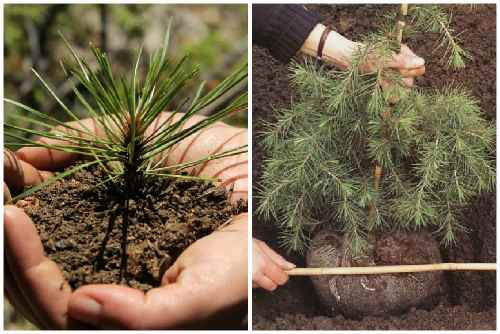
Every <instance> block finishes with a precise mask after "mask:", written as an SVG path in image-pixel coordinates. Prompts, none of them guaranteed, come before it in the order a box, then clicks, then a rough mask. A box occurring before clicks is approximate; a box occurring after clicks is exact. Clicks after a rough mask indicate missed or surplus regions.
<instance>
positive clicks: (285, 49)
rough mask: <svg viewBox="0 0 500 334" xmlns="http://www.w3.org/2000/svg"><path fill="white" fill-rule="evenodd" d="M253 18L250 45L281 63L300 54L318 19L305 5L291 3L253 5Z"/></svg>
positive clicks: (319, 18)
mask: <svg viewBox="0 0 500 334" xmlns="http://www.w3.org/2000/svg"><path fill="white" fill-rule="evenodd" d="M252 17H253V22H252V36H253V42H254V43H255V44H257V45H259V46H262V47H265V48H267V49H269V51H270V52H271V54H272V55H273V57H275V58H276V59H278V60H280V61H282V62H284V63H286V62H288V61H289V60H290V59H291V58H292V57H293V56H294V55H295V54H296V53H297V51H299V49H300V47H301V46H302V44H304V41H305V40H306V38H307V36H309V34H310V33H311V31H312V30H313V28H314V27H315V26H316V24H318V23H319V22H320V20H321V17H320V16H319V15H318V14H316V13H313V12H310V11H308V10H306V9H305V8H304V6H302V5H292V4H266V5H253V6H252Z"/></svg>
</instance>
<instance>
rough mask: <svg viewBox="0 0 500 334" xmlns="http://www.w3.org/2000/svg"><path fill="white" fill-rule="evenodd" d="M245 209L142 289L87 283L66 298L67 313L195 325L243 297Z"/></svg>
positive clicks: (120, 322)
mask: <svg viewBox="0 0 500 334" xmlns="http://www.w3.org/2000/svg"><path fill="white" fill-rule="evenodd" d="M247 219H248V217H247V214H241V215H239V216H237V217H235V218H233V222H232V223H231V224H230V225H228V226H226V227H224V228H222V229H221V230H219V231H215V232H213V233H212V234H210V235H208V236H206V237H204V238H202V239H199V240H197V241H196V242H194V243H193V244H192V245H191V246H189V247H188V248H187V249H186V250H185V251H184V252H183V253H182V254H181V256H180V257H179V258H178V259H177V261H176V262H175V263H174V265H173V266H172V267H170V268H169V269H168V270H167V272H166V273H165V274H164V275H163V279H162V285H161V287H159V288H155V289H152V290H150V291H148V292H147V293H146V294H144V293H142V292H141V291H139V290H135V289H132V288H129V287H125V286H118V285H87V286H83V287H81V288H79V289H78V290H76V291H75V292H74V293H73V295H72V296H71V298H70V301H69V307H68V313H69V316H70V317H72V318H74V319H77V320H80V321H81V322H83V323H86V324H92V325H94V326H96V327H98V328H128V329H162V328H177V327H179V326H185V325H192V324H198V326H196V327H198V328H199V327H200V325H201V324H203V321H204V320H206V319H207V318H208V317H209V316H212V315H214V314H217V313H218V312H220V311H221V310H224V309H227V308H228V307H231V306H235V305H237V304H238V303H241V302H242V301H244V300H245V299H246V298H247V267H248V264H247V228H248V222H247Z"/></svg>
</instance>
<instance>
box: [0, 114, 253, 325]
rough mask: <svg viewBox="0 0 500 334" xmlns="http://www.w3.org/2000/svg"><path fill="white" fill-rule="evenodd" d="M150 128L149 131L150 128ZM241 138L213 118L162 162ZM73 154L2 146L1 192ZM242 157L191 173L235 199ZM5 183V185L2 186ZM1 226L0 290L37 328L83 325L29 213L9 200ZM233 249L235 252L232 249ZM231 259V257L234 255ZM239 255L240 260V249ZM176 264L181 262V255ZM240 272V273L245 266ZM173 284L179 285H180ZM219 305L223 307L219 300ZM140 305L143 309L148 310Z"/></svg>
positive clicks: (170, 321) (242, 185)
mask: <svg viewBox="0 0 500 334" xmlns="http://www.w3.org/2000/svg"><path fill="white" fill-rule="evenodd" d="M179 116H180V115H179ZM161 117H168V114H167V113H164V114H163V115H162V116H161ZM200 117H202V116H197V117H194V118H193V119H192V120H190V121H189V122H188V123H187V124H185V125H184V126H185V127H188V126H190V125H191V124H193V123H195V122H198V121H199V120H200ZM85 122H86V126H87V127H88V128H92V127H93V129H96V127H95V122H93V120H91V119H88V120H85ZM159 124H161V120H159V121H158V122H156V123H155V125H154V127H156V126H158V125H159ZM75 126H76V125H75ZM151 131H154V130H153V129H151ZM40 140H42V141H45V142H49V143H53V140H51V139H44V138H42V139H40ZM246 141H247V136H246V129H239V128H234V127H231V126H228V125H225V124H223V123H217V124H215V125H213V126H212V127H210V128H207V129H205V130H203V131H202V132H201V133H198V134H195V135H193V136H191V137H189V138H186V139H185V140H184V141H182V142H181V143H179V145H177V146H176V147H175V148H174V149H173V150H172V151H171V152H169V153H170V154H169V155H168V159H167V160H166V163H167V164H174V163H178V162H182V161H188V160H196V159H197V158H199V157H202V156H205V155H207V154H212V153H217V152H222V151H225V150H228V149H231V148H234V147H238V146H241V145H243V144H245V143H246ZM77 158H78V156H76V155H73V154H68V153H64V152H61V151H54V150H48V149H46V148H39V147H37V148H23V149H21V150H19V151H17V152H16V153H15V154H13V153H12V152H8V151H4V175H5V183H6V184H5V183H4V196H5V197H7V195H8V193H9V192H17V191H19V190H20V189H22V188H23V186H28V185H36V184H39V183H40V182H43V181H44V180H45V179H47V178H48V177H50V176H51V173H50V171H55V170H59V169H61V168H63V167H65V166H68V165H70V164H71V163H72V162H73V161H75V159H77ZM247 159H248V157H247V154H241V155H237V156H231V157H227V158H223V159H219V160H214V161H210V162H208V163H206V164H204V165H201V166H197V167H195V168H196V171H194V172H195V173H196V174H198V175H202V176H208V177H216V178H218V179H220V180H221V181H222V182H223V184H224V185H226V186H227V187H228V188H232V189H233V192H232V194H231V200H233V201H236V200H238V199H240V198H242V199H246V198H247V189H248V185H247ZM6 185H7V186H8V187H6ZM9 188H10V189H9ZM9 190H10V191H9ZM4 229H5V258H6V266H5V287H6V289H5V290H6V295H7V297H8V299H9V300H10V301H11V302H12V304H13V305H14V306H15V307H16V308H17V309H18V310H19V311H20V312H21V313H22V314H23V315H24V316H25V317H26V318H27V319H28V320H30V321H32V322H33V323H34V324H35V325H37V326H39V327H40V328H71V327H79V326H83V325H84V324H82V323H80V322H77V321H74V319H72V318H70V317H69V316H68V304H69V302H70V298H72V296H73V294H74V292H72V291H71V288H70V287H69V285H68V284H67V283H66V282H65V281H64V278H63V275H62V273H61V271H60V269H59V268H58V266H57V265H56V264H55V263H54V262H53V261H50V260H49V259H48V258H46V257H45V256H44V252H43V246H42V244H41V241H40V238H39V236H38V234H37V231H36V228H35V226H34V224H33V222H32V221H31V220H30V218H29V217H28V216H27V215H26V214H25V213H24V211H23V210H21V209H19V208H17V207H15V206H12V205H7V206H5V211H4ZM206 238H208V237H206ZM201 240H204V239H200V240H199V241H200V242H201ZM211 240H213V239H211ZM242 244H244V245H242ZM237 245H238V246H239V247H243V246H246V239H245V241H244V242H239V243H237ZM193 246H194V244H193ZM188 249H190V248H188ZM213 249H215V248H214V247H211V248H208V249H206V250H205V253H206V254H205V256H210V255H214V254H213V253H212V250H213ZM186 252H187V250H186ZM190 253H191V254H193V253H195V251H190ZM233 253H234V254H236V253H235V252H233ZM226 254H232V253H226ZM237 255H238V254H237ZM181 258H184V257H183V255H181V257H180V258H179V261H181ZM233 260H234V261H237V260H236V258H234V259H233ZM240 260H241V259H240ZM244 260H245V261H246V253H245V258H244ZM181 263H185V260H182V261H181ZM174 266H176V264H174ZM213 269H214V268H212V270H213ZM183 271H186V274H184V275H183V276H182V277H188V278H189V277H190V275H197V271H196V270H195V269H193V271H190V270H187V267H186V269H185V270H183ZM188 273H193V274H188ZM244 273H245V276H246V270H245V271H244ZM222 274H223V272H222V271H221V272H219V275H222ZM225 274H226V275H228V277H230V276H231V275H233V273H229V272H226V273H225ZM191 277H192V276H191ZM219 279H220V277H219ZM181 281H182V282H183V283H182V284H185V282H186V281H185V280H184V278H182V279H181V278H180V277H179V282H181ZM172 285H175V284H172ZM178 286H180V284H179V285H178ZM94 288H95V289H96V291H98V292H96V293H100V291H102V286H97V285H89V286H86V287H85V293H91V291H93V289H94ZM107 288H111V285H108V286H106V289H107ZM112 290H113V289H112ZM78 291H79V290H77V292H78ZM113 291H114V292H113V294H114V296H115V297H116V298H118V299H117V300H120V301H122V302H127V300H128V299H127V298H128V290H127V295H121V292H116V290H113ZM120 291H122V290H120ZM165 291H167V295H168V293H170V292H175V291H177V290H175V291H174V289H172V288H167V289H166V290H165ZM245 291H246V284H245ZM134 296H135V297H134V298H137V296H142V298H144V300H148V297H147V295H144V294H143V293H142V292H139V291H135V294H134ZM188 297H189V296H186V298H187V299H188ZM169 298H170V297H168V296H165V299H167V300H168V299H169ZM200 298H201V297H200ZM238 298H242V297H241V295H239V296H238ZM221 302H222V303H223V302H224V301H223V300H221ZM232 304H233V300H231V299H228V304H227V306H228V307H229V306H231V305H232ZM146 305H148V304H146ZM202 305H203V304H202ZM205 306H206V304H205ZM219 307H223V306H222V305H219ZM113 309H115V308H113ZM122 309H123V308H122ZM116 310H117V312H118V311H119V309H118V308H116ZM143 310H144V312H146V313H148V312H150V311H151V312H153V311H154V310H146V309H143ZM213 311H215V309H213V308H212V309H207V311H206V312H201V313H202V315H204V316H208V314H209V313H210V312H213ZM77 313H78V312H77ZM73 315H76V314H70V316H73ZM117 317H118V316H117ZM198 319H199V318H198ZM181 320H183V321H187V320H188V319H178V318H175V317H170V314H169V313H166V314H163V323H161V324H160V323H157V324H154V323H152V322H151V323H147V324H146V323H144V325H148V326H151V327H157V326H162V325H168V326H176V325H181V324H184V323H185V322H182V321H181ZM193 320H197V319H193ZM90 324H92V322H90Z"/></svg>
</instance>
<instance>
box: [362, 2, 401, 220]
mask: <svg viewBox="0 0 500 334" xmlns="http://www.w3.org/2000/svg"><path fill="white" fill-rule="evenodd" d="M400 13H401V19H400V20H398V21H397V22H396V38H397V41H398V44H399V46H400V47H401V42H402V41H403V30H404V27H405V26H406V22H405V21H404V19H405V18H406V16H407V15H408V4H407V3H403V4H401V7H400ZM386 113H387V115H383V116H389V115H390V111H387V112H386ZM384 118H385V117H384ZM373 174H374V182H373V183H374V187H375V190H376V191H378V188H379V185H380V180H381V179H382V167H381V166H380V165H379V164H378V162H376V163H375V170H374V173H373ZM374 214H375V210H374V207H373V205H372V207H371V208H370V210H369V213H368V215H369V217H373V215H374Z"/></svg>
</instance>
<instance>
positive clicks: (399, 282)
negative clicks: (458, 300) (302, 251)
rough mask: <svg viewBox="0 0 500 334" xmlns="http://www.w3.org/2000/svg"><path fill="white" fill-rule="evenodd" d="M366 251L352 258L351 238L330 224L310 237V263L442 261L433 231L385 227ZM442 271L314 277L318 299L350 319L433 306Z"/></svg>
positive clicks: (440, 288) (333, 265) (354, 264)
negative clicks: (334, 229)
mask: <svg viewBox="0 0 500 334" xmlns="http://www.w3.org/2000/svg"><path fill="white" fill-rule="evenodd" d="M370 237H371V238H370V239H371V240H370V243H369V246H368V249H367V250H366V252H365V255H363V256H359V257H355V258H353V257H352V256H351V255H350V253H351V252H349V249H348V247H346V246H348V245H349V241H348V240H346V238H345V237H342V235H341V234H339V233H336V232H335V231H333V230H332V229H323V230H321V231H319V232H318V233H316V234H315V235H314V237H313V239H312V240H311V245H310V247H309V250H308V252H307V256H306V263H307V266H308V267H318V268H337V267H367V266H378V265H379V266H388V265H405V264H428V263H440V262H441V254H440V253H439V246H438V243H437V242H436V241H435V240H434V239H433V238H432V236H431V234H430V233H406V232H396V233H384V234H378V235H372V236H370ZM442 277H443V274H442V272H421V273H401V274H384V275H345V276H344V275H338V276H335V275H325V276H313V277H311V280H312V283H313V286H314V288H315V290H316V293H317V295H318V297H319V300H320V302H321V303H322V304H323V306H324V307H325V309H326V310H330V311H331V314H332V315H336V314H337V313H341V314H343V315H344V316H346V317H348V318H352V319H361V318H362V317H363V316H368V315H379V316H381V315H386V314H401V313H404V312H406V311H408V309H410V308H411V307H421V308H426V309H430V308H431V307H432V306H434V305H435V304H437V302H438V301H439V297H440V296H441V294H442V292H443V291H444V288H443V286H442V284H443V280H442Z"/></svg>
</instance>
